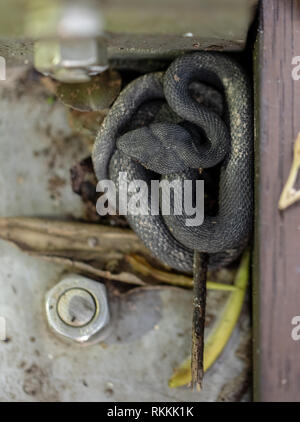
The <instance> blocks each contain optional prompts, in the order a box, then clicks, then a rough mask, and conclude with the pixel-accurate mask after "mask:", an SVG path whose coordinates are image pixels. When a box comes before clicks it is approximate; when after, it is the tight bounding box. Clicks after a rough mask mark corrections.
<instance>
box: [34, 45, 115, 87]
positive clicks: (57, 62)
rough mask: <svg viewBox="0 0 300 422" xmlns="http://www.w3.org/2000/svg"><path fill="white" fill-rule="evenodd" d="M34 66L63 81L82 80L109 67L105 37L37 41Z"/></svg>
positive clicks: (84, 80) (73, 81) (74, 81)
mask: <svg viewBox="0 0 300 422" xmlns="http://www.w3.org/2000/svg"><path fill="white" fill-rule="evenodd" d="M34 65H35V68H36V69H37V70H38V71H39V72H41V73H43V74H45V75H50V76H52V77H53V78H54V79H57V80H58V81H60V82H66V83H83V82H88V81H89V80H90V77H91V75H94V74H98V73H101V72H103V71H104V70H106V69H107V68H108V59H107V47H106V44H105V39H104V38H101V39H100V38H82V39H50V40H41V41H37V42H35V45H34Z"/></svg>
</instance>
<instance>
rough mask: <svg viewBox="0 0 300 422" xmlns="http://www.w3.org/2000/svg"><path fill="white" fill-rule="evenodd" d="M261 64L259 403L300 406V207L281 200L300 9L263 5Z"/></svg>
mask: <svg viewBox="0 0 300 422" xmlns="http://www.w3.org/2000/svg"><path fill="white" fill-rule="evenodd" d="M258 38H259V45H258V49H257V56H256V84H255V85H256V86H255V88H256V102H255V107H256V117H257V118H256V183H255V184H256V219H255V220H256V221H255V254H254V268H253V269H254V386H255V387H254V388H255V393H254V399H255V400H260V401H300V341H295V340H293V339H292V336H291V332H292V329H293V325H292V323H291V320H292V318H293V317H294V316H296V315H300V202H298V203H296V204H294V205H293V206H291V207H290V208H288V209H286V210H285V211H279V210H278V200H279V197H280V193H281V191H282V188H283V186H284V184H285V182H286V180H287V177H288V174H289V170H290V167H291V164H292V155H293V143H294V141H295V139H296V137H297V134H298V132H300V80H298V81H296V80H293V78H292V69H293V67H294V65H292V59H293V57H294V56H300V1H297V0H284V1H282V0H263V1H261V10H260V28H259V36H258Z"/></svg>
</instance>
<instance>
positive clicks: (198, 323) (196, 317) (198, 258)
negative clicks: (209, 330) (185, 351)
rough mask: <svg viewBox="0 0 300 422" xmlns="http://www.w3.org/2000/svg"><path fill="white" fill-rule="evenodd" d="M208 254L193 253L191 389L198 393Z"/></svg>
mask: <svg viewBox="0 0 300 422" xmlns="http://www.w3.org/2000/svg"><path fill="white" fill-rule="evenodd" d="M207 265H208V254H206V253H199V252H197V251H195V253H194V301H193V326H192V362H191V371H192V383H191V385H192V387H193V388H194V387H196V389H197V390H198V391H200V390H201V388H202V380H203V375H204V370H203V355H204V325H205V307H206V278H207Z"/></svg>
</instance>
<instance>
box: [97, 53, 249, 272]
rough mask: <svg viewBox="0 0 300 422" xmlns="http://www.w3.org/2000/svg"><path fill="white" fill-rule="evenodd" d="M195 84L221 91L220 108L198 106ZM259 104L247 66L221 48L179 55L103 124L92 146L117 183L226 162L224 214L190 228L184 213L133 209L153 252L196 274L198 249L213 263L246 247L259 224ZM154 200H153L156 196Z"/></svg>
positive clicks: (124, 98) (126, 94) (100, 170)
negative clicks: (255, 107) (255, 168)
mask: <svg viewBox="0 0 300 422" xmlns="http://www.w3.org/2000/svg"><path fill="white" fill-rule="evenodd" d="M193 82H200V83H201V84H205V85H206V86H207V88H206V89H207V90H211V89H213V90H214V89H217V90H218V91H219V92H220V93H221V94H222V95H223V97H224V107H223V110H221V111H219V112H218V111H216V110H213V109H212V108H211V107H207V106H204V105H203V104H199V102H198V101H196V100H195V99H194V98H193V97H192V95H191V91H190V86H191V84H192V83H193ZM252 139H253V134H252V104H251V95H250V86H249V82H248V80H247V78H246V76H245V74H244V73H243V71H242V69H241V68H240V66H239V65H238V64H237V63H235V62H234V61H233V60H232V59H231V58H229V57H227V56H224V55H222V54H220V53H194V54H189V55H185V56H182V57H179V58H178V59H176V60H175V61H174V62H173V63H172V64H171V65H170V67H169V68H168V69H167V71H166V72H165V73H164V74H163V73H150V74H146V75H144V76H142V77H140V78H138V79H136V80H135V81H133V82H132V83H130V84H129V85H128V86H127V87H126V88H125V89H124V90H123V91H122V93H121V94H120V96H119V97H118V99H117V100H116V102H115V103H114V105H113V106H112V108H111V109H110V111H109V113H108V115H107V117H106V119H105V120H104V122H103V124H102V126H101V127H100V130H99V133H98V135H97V139H96V142H95V145H94V150H93V163H94V168H95V172H96V175H97V178H98V180H104V179H111V180H113V181H114V182H115V183H116V185H117V186H118V181H119V174H120V172H126V173H127V181H128V182H130V181H131V180H144V181H146V182H147V183H148V184H149V183H150V180H151V179H155V180H156V179H158V174H159V175H160V176H159V177H162V178H165V179H168V180H171V179H174V176H176V177H177V178H178V179H179V180H184V179H186V178H189V179H191V178H192V179H197V178H198V177H199V172H198V170H197V169H199V168H210V167H213V166H215V165H216V164H218V163H221V168H220V181H219V197H218V204H219V208H218V213H217V215H215V216H205V219H204V222H203V224H202V225H200V226H195V227H189V226H187V225H186V224H185V216H184V215H169V216H162V215H151V214H150V212H149V215H130V214H129V215H128V216H127V220H128V222H129V224H130V225H131V227H132V228H133V230H135V231H136V232H137V234H138V235H139V236H140V238H141V239H142V240H143V242H144V243H145V244H146V246H147V247H148V248H149V249H150V250H151V251H152V253H153V254H154V255H155V256H156V257H157V258H159V259H160V260H161V261H163V262H164V263H165V264H167V265H169V266H170V267H172V268H174V269H177V270H180V271H185V272H191V271H192V265H193V250H197V251H199V252H206V253H208V254H209V256H210V260H209V264H210V266H211V267H216V266H220V265H225V264H227V263H229V262H231V261H232V260H233V259H235V258H236V257H237V256H238V255H239V254H240V253H241V252H242V249H243V248H244V247H245V245H246V243H247V241H248V238H249V233H250V230H251V225H252V212H253V211H252V210H253V186H252V183H253V176H252V160H253V145H252ZM149 204H150V198H149Z"/></svg>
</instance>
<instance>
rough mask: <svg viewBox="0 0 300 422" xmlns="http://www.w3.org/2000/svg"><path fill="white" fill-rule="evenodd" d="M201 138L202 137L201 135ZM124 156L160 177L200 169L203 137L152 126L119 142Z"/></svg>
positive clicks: (169, 125) (165, 125)
mask: <svg viewBox="0 0 300 422" xmlns="http://www.w3.org/2000/svg"><path fill="white" fill-rule="evenodd" d="M198 135H199V133H198ZM117 148H118V150H119V151H121V152H122V153H123V154H125V155H127V156H129V157H130V158H131V159H133V160H134V161H137V162H138V163H140V164H141V165H143V166H144V167H145V168H147V169H149V170H152V171H154V172H156V173H159V174H170V173H177V172H181V171H184V170H187V169H189V168H199V167H201V164H202V163H201V142H200V136H198V138H197V137H195V136H194V134H193V136H192V134H191V133H190V131H189V130H187V129H185V128H184V127H182V126H180V125H178V124H174V123H153V124H151V125H149V126H146V127H142V128H138V129H135V130H132V131H129V132H127V133H125V134H124V135H123V136H121V137H120V138H119V139H118V141H117Z"/></svg>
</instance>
